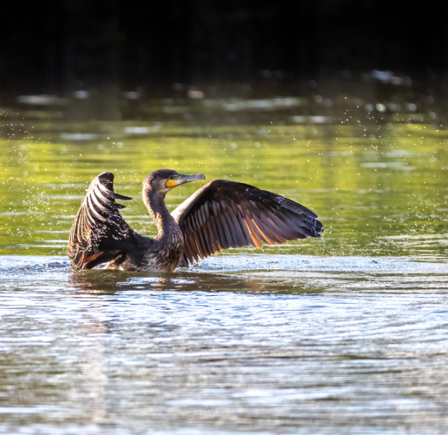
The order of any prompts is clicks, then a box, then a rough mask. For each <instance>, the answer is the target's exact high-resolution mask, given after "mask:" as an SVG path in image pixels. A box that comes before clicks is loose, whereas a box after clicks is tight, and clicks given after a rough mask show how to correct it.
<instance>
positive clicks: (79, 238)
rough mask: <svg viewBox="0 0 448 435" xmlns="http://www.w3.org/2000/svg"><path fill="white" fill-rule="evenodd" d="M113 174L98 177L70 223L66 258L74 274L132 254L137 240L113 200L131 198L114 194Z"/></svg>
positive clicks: (122, 206)
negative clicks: (76, 271) (75, 271)
mask: <svg viewBox="0 0 448 435" xmlns="http://www.w3.org/2000/svg"><path fill="white" fill-rule="evenodd" d="M113 182H114V174H112V173H111V172H104V173H102V174H100V175H98V176H97V177H96V178H95V179H94V180H93V181H92V183H91V184H90V186H89V188H88V189H87V194H86V196H85V198H84V200H83V202H82V203H81V207H80V208H79V211H78V213H77V215H76V218H75V221H74V222H73V225H72V229H71V232H70V240H69V244H68V257H69V258H70V264H71V266H72V268H73V269H74V270H78V269H91V268H93V267H95V266H97V265H98V264H101V263H105V262H108V261H111V260H114V259H115V260H119V259H120V257H121V258H122V259H123V261H124V259H125V257H126V254H128V253H129V252H133V251H135V249H136V247H137V245H138V237H141V236H139V235H138V234H137V233H136V232H135V231H134V230H132V229H131V228H130V227H129V225H128V224H127V223H126V222H125V220H124V219H123V217H122V216H121V214H120V211H119V210H120V209H122V208H125V206H124V205H121V204H117V203H116V202H115V200H116V199H121V200H125V201H128V200H131V199H132V198H130V197H128V196H124V195H119V194H118V193H115V192H114V184H113Z"/></svg>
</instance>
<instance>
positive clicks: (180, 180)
mask: <svg viewBox="0 0 448 435" xmlns="http://www.w3.org/2000/svg"><path fill="white" fill-rule="evenodd" d="M197 180H205V176H204V175H203V174H194V175H183V174H178V173H177V172H176V171H174V170H173V169H157V170H156V171H153V172H151V173H150V174H149V175H147V176H146V177H145V179H144V181H143V186H144V187H146V188H148V189H150V190H152V191H154V192H161V193H165V194H166V193H167V192H169V191H170V190H171V189H173V188H174V187H177V186H180V185H181V184H185V183H190V182H191V181H197Z"/></svg>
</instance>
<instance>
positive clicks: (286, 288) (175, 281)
mask: <svg viewBox="0 0 448 435" xmlns="http://www.w3.org/2000/svg"><path fill="white" fill-rule="evenodd" d="M69 285H70V287H71V289H72V290H74V291H76V292H88V293H90V294H98V295H101V294H115V293H117V292H123V291H139V290H140V291H145V290H146V291H147V290H151V291H168V290H170V291H185V292H197V291H203V292H221V291H225V292H245V293H289V292H290V291H291V289H292V286H291V283H287V282H281V281H275V280H272V279H269V280H267V279H266V278H257V277H248V276H247V275H245V276H244V277H243V276H238V275H226V274H212V273H182V272H178V273H173V274H168V275H167V274H156V273H153V274H151V275H147V274H143V273H132V272H129V273H127V272H120V271H117V272H115V271H99V270H92V271H83V272H80V273H74V274H72V275H71V277H70V279H69ZM300 287H301V286H299V287H297V285H295V287H294V291H295V292H297V291H299V292H300Z"/></svg>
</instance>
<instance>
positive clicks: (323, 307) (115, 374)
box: [0, 123, 448, 435]
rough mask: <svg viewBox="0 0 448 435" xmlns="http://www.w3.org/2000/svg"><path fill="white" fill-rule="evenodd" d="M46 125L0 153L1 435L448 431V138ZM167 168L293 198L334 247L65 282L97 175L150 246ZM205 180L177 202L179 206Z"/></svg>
mask: <svg viewBox="0 0 448 435" xmlns="http://www.w3.org/2000/svg"><path fill="white" fill-rule="evenodd" d="M47 127H48V126H47ZM131 127H132V128H133V130H130V128H131ZM39 128H40V129H41V130H40V131H41V133H40V134H41V135H42V137H44V138H45V140H44V139H39V140H37V141H36V139H35V138H34V136H33V137H29V136H25V137H22V138H17V139H14V140H13V139H11V140H8V141H7V140H4V141H3V142H2V143H1V148H0V164H1V166H0V182H1V183H2V184H1V186H2V190H1V191H0V197H1V201H0V253H1V254H2V255H1V256H0V318H1V322H2V329H1V332H0V365H1V371H0V433H7V434H13V433H20V434H30V433H32V434H35V433H36V434H83V435H84V434H87V435H89V434H104V433H107V434H113V435H115V434H117V435H118V434H126V435H128V434H179V435H190V434H192V435H193V434H194V435H196V434H200V435H202V434H210V433H211V434H217V435H224V434H237V433H248V432H250V433H256V434H282V433H300V434H302V433H303V434H316V433H324V434H335V433H338V434H361V433H362V434H370V433H372V434H373V433H374V434H403V433H416V434H423V433H424V434H443V433H446V432H447V431H448V413H447V409H448V399H447V398H448V383H447V381H446V379H447V378H448V372H447V368H446V367H447V364H446V362H447V360H448V320H447V319H448V306H447V305H448V291H447V288H448V268H447V264H446V263H447V246H448V231H447V224H446V222H447V217H446V212H447V210H448V207H447V205H446V200H447V197H448V193H447V187H446V169H447V168H448V152H447V148H446V146H447V145H446V143H447V141H448V135H447V133H446V131H444V130H439V129H438V128H436V127H435V126H432V125H424V124H406V125H402V124H385V123H379V124H378V125H373V126H372V124H369V125H359V126H353V125H351V126H346V125H341V126H335V125H327V126H312V127H311V126H300V125H292V124H287V123H284V124H281V125H275V124H273V125H245V126H234V127H228V126H227V127H222V126H221V127H209V126H201V127H194V128H193V127H191V126H190V127H186V126H183V125H177V126H176V125H170V124H168V125H165V124H157V128H155V125H152V124H151V125H149V124H144V123H142V125H139V124H137V125H136V124H133V125H126V123H122V124H120V123H116V124H113V125H112V124H110V125H106V124H104V125H100V126H95V125H92V126H90V132H89V128H88V126H82V128H81V127H80V128H77V127H76V126H72V129H71V130H70V131H69V130H63V131H62V132H61V133H60V134H58V133H55V131H54V130H55V127H54V129H53V130H52V132H51V133H49V135H50V134H51V137H52V139H50V138H49V136H48V137H47V136H45V133H44V132H43V130H44V126H43V125H40V127H39ZM64 128H65V127H64ZM126 128H127V129H128V130H126ZM151 128H152V130H151ZM126 131H127V133H126ZM142 131H144V132H145V135H143V136H141V132H142ZM129 132H131V133H132V132H134V133H135V134H134V136H133V135H132V134H130V133H129ZM76 135H78V136H76ZM79 135H81V136H79ZM82 135H84V136H82ZM85 135H90V136H88V137H87V136H85ZM56 136H57V137H56ZM55 137H56V138H55ZM79 137H81V139H79ZM160 167H170V168H173V169H176V170H178V171H179V172H182V173H197V172H202V173H204V174H205V175H206V177H207V179H208V181H209V180H211V179H215V178H225V179H233V180H240V181H243V182H248V183H250V184H255V185H257V186H259V187H261V188H264V189H268V190H272V191H275V192H278V193H280V194H284V195H286V196H288V197H290V198H292V199H294V200H296V201H299V202H301V203H303V204H304V205H306V206H308V207H310V208H312V209H313V210H315V211H316V212H317V213H318V214H319V216H320V217H319V219H320V220H321V221H322V222H323V224H324V226H325V233H324V236H323V237H322V239H320V240H314V239H313V240H306V241H303V242H293V243H289V244H287V245H283V246H274V247H266V248H265V249H264V250H263V251H262V250H255V249H252V248H247V249H235V250H230V251H228V252H227V253H226V254H225V255H218V256H214V257H211V258H209V259H206V260H204V261H203V262H202V263H201V264H199V265H196V266H194V267H192V268H190V269H185V270H184V269H179V270H178V271H177V272H176V273H175V274H173V275H170V276H163V275H157V274H151V275H147V274H139V273H124V272H123V273H117V272H112V271H103V270H94V271H86V272H82V273H78V274H72V272H71V270H70V267H69V264H68V260H67V259H66V257H65V249H66V245H67V239H68V234H69V231H70V226H71V223H72V221H73V217H74V215H75V213H76V211H77V208H78V207H79V204H80V201H81V200H82V197H83V195H84V193H85V190H86V188H87V186H88V183H89V182H90V180H91V179H92V178H93V177H94V176H96V175H97V174H98V173H100V172H103V171H105V170H109V171H112V172H114V173H115V175H116V180H115V182H116V190H117V191H118V192H119V193H122V194H125V195H130V196H132V197H134V198H135V200H134V201H132V202H130V204H129V205H130V207H129V208H127V209H126V210H124V211H123V215H124V217H125V219H126V221H127V222H128V223H129V224H130V225H131V226H132V227H133V228H135V229H136V230H137V231H139V232H142V233H144V234H149V235H154V226H153V225H152V224H151V223H150V222H149V221H148V218H147V214H146V210H145V209H144V207H143V205H142V204H141V199H140V189H141V181H142V179H143V177H144V175H146V174H147V173H148V172H150V171H151V170H153V169H156V168H160ZM200 186H201V183H194V184H191V185H187V186H185V187H182V188H179V189H176V190H174V191H173V192H172V193H171V194H170V195H169V196H168V197H167V201H168V206H169V208H170V209H172V208H174V207H175V206H176V205H177V204H179V203H180V202H182V201H183V200H184V199H185V198H186V197H187V196H189V195H190V194H191V193H193V192H194V191H195V190H196V189H197V188H199V187H200ZM126 205H128V204H126Z"/></svg>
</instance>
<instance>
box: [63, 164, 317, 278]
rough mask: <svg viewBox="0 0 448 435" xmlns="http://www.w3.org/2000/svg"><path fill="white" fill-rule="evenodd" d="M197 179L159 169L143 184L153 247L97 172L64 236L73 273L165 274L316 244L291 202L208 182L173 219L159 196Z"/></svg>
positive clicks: (313, 224)
mask: <svg viewBox="0 0 448 435" xmlns="http://www.w3.org/2000/svg"><path fill="white" fill-rule="evenodd" d="M203 179H205V177H204V175H202V174H197V175H180V174H178V173H177V172H176V171H173V170H170V169H159V170H157V171H154V172H152V173H151V174H149V175H148V176H147V177H146V178H145V180H144V181H143V193H142V194H143V202H144V203H145V205H146V207H147V209H148V211H149V214H150V216H151V218H152V219H153V221H154V223H155V224H156V226H157V228H158V234H157V236H156V237H155V238H154V239H151V238H149V237H145V236H141V235H140V234H138V233H137V232H135V231H134V230H133V229H132V228H130V227H129V225H128V224H127V223H126V222H125V220H124V219H123V217H122V216H121V214H120V211H119V210H120V209H122V208H124V206H123V205H121V204H117V203H116V202H115V200H116V199H119V200H124V201H127V200H130V199H132V198H129V197H127V196H124V195H119V194H117V193H115V192H114V187H113V180H114V175H113V174H112V173H110V172H104V173H103V174H100V175H98V177H96V178H95V179H94V180H93V181H92V183H91V184H90V186H89V188H88V190H87V194H86V197H85V198H84V200H83V202H82V204H81V207H80V209H79V211H78V213H77V215H76V218H75V221H74V222H73V226H72V229H71V232H70V240H69V246H68V256H69V258H70V263H71V266H72V268H73V269H74V270H78V269H92V268H93V267H95V266H97V265H99V264H102V263H107V265H106V268H107V269H120V270H138V271H145V270H148V271H161V272H172V271H174V269H175V268H176V267H178V266H179V265H183V266H186V265H188V264H192V263H193V262H194V261H198V260H199V259H200V258H205V257H208V256H210V255H212V254H214V253H215V252H218V251H222V250H223V249H227V248H232V247H240V246H246V245H253V246H255V247H257V248H261V247H262V244H263V243H268V244H270V245H274V244H276V243H284V242H286V241H287V240H296V239H304V238H306V237H308V236H311V237H319V233H320V232H322V231H323V226H322V224H321V223H320V222H319V221H318V220H317V215H316V214H315V213H314V212H312V211H311V210H309V209H308V208H306V207H304V206H303V205H300V204H298V203H297V202H294V201H292V200H290V199H287V198H285V197H283V196H280V195H276V194H275V193H271V192H268V191H266V190H260V189H258V188H256V187H254V186H250V185H248V184H244V183H238V182H235V181H228V180H215V181H211V182H210V183H207V184H206V185H204V186H203V187H201V188H200V189H199V190H198V191H197V192H196V193H194V194H193V195H192V196H191V197H190V198H188V199H187V200H185V201H184V202H183V203H182V204H181V205H179V206H178V207H177V208H176V209H175V210H174V211H173V213H170V212H169V211H168V209H167V208H166V206H165V195H166V193H167V192H169V191H170V190H171V189H172V188H173V187H176V186H177V185H180V184H184V183H188V182H190V181H195V180H203Z"/></svg>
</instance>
